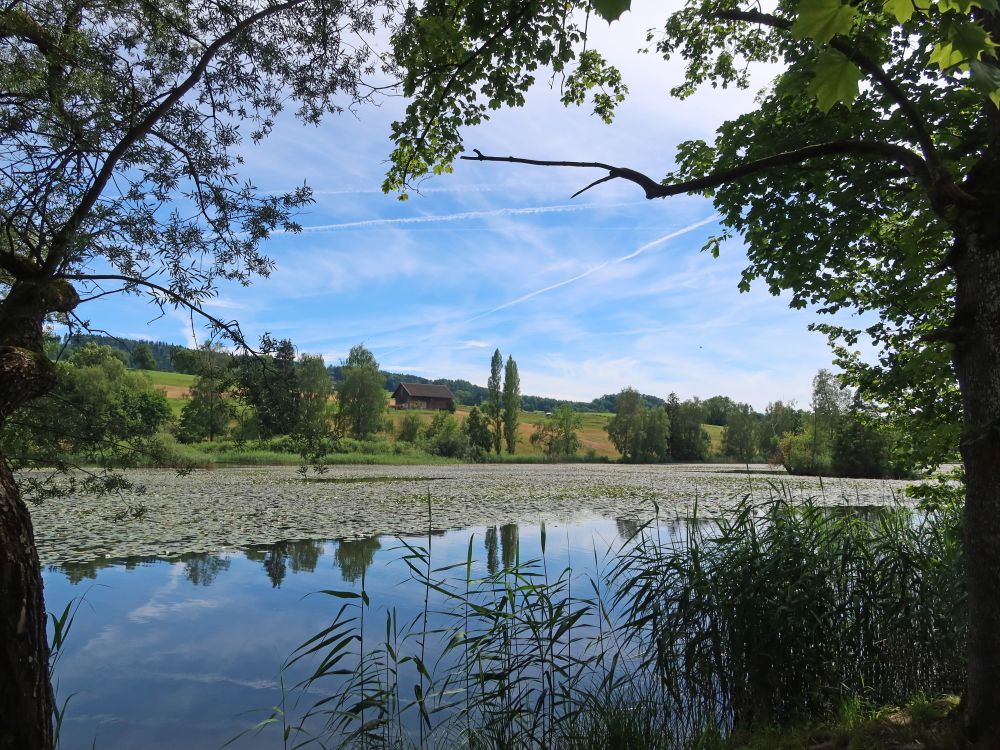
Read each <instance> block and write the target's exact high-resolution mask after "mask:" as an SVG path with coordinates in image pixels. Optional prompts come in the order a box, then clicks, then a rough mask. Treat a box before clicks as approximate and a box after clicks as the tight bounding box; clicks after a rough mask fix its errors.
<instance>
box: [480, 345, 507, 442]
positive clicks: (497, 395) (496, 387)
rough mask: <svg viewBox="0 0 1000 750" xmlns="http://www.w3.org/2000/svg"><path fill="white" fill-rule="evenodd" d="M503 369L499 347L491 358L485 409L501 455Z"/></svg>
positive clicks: (494, 440)
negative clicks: (501, 375)
mask: <svg viewBox="0 0 1000 750" xmlns="http://www.w3.org/2000/svg"><path fill="white" fill-rule="evenodd" d="M502 369H503V355H501V354H500V350H499V349H495V350H494V351H493V359H492V360H490V379H489V381H488V382H487V384H486V386H487V389H488V391H489V395H488V397H487V400H486V403H485V404H483V411H484V412H486V416H487V418H488V419H489V420H490V423H491V424H492V425H493V449H494V450H495V451H496V453H497V455H500V445H501V440H502V439H503V394H502V392H501V390H500V372H501V370H502Z"/></svg>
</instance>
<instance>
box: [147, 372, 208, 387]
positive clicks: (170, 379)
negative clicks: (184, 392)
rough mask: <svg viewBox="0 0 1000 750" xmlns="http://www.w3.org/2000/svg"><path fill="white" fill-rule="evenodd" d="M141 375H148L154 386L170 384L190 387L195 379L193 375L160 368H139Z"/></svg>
mask: <svg viewBox="0 0 1000 750" xmlns="http://www.w3.org/2000/svg"><path fill="white" fill-rule="evenodd" d="M138 372H141V373H142V374H143V375H148V376H149V377H150V379H152V381H153V385H156V386H172V387H174V388H190V387H191V385H192V384H193V383H194V381H195V376H194V375H185V374H184V373H180V372H163V371H162V370H139V371H138Z"/></svg>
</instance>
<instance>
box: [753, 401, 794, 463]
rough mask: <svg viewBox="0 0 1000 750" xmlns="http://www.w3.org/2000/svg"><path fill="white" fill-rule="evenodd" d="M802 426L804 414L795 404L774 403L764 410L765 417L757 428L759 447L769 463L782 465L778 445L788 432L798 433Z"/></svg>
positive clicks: (790, 402)
mask: <svg viewBox="0 0 1000 750" xmlns="http://www.w3.org/2000/svg"><path fill="white" fill-rule="evenodd" d="M801 426H802V413H801V412H800V411H799V410H798V409H796V408H795V402H794V401H789V402H788V403H785V402H783V401H774V402H772V403H769V404H768V405H767V408H766V409H764V416H763V418H762V419H761V420H760V424H759V425H758V427H757V447H758V449H759V451H760V453H761V455H763V456H764V458H766V459H767V460H768V461H771V460H774V461H776V462H777V463H781V460H780V456H778V452H779V451H778V443H779V441H780V440H781V436H782V435H784V434H785V433H787V432H791V433H795V432H798V430H799V428H800V427H801Z"/></svg>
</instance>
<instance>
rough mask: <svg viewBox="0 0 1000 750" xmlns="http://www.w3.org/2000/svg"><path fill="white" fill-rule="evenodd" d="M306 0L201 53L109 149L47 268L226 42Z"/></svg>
mask: <svg viewBox="0 0 1000 750" xmlns="http://www.w3.org/2000/svg"><path fill="white" fill-rule="evenodd" d="M305 2H306V0H286V2H283V3H279V4H277V5H271V6H269V7H267V8H264V9H263V10H260V11H258V12H257V13H254V14H253V15H252V16H249V17H247V18H245V19H244V20H242V21H240V22H239V23H237V24H236V25H235V26H233V27H232V28H231V29H229V31H227V32H226V33H225V34H223V35H222V36H220V37H219V38H218V39H216V40H215V41H214V42H212V44H211V45H209V46H208V48H207V49H206V50H205V52H204V54H202V56H201V57H200V58H199V59H198V63H197V64H196V65H195V66H194V69H193V70H192V71H191V73H190V74H189V75H188V77H187V78H185V79H184V80H183V81H182V82H181V83H180V84H178V85H177V86H175V87H174V88H173V89H171V90H170V92H169V93H168V94H167V96H165V97H164V98H163V101H161V102H160V103H159V104H158V105H157V106H156V107H154V108H153V109H152V110H151V111H150V112H149V113H148V114H147V115H146V116H145V117H143V118H142V119H141V120H140V121H139V122H137V123H136V124H135V125H133V126H132V127H131V128H130V129H129V130H128V132H127V133H125V135H124V136H122V139H121V140H120V141H118V143H117V144H115V147H114V148H112V149H111V151H110V152H109V153H108V158H107V159H105V161H104V164H103V165H102V166H101V169H100V171H98V173H97V175H96V177H95V178H94V183H93V184H92V185H91V186H90V188H89V189H88V190H87V191H86V192H85V193H84V194H83V195H82V197H81V198H80V202H79V203H78V204H77V207H76V209H75V210H74V211H73V213H72V214H71V215H70V217H69V219H67V221H66V223H65V224H63V227H62V229H61V230H60V231H59V233H58V234H57V235H56V236H55V237H53V241H52V245H51V247H52V253H51V254H50V255H49V257H48V258H47V259H46V263H45V271H46V272H48V273H54V272H55V270H56V268H58V267H59V265H60V264H61V263H62V261H63V259H64V256H65V252H66V247H67V245H68V244H69V241H70V239H71V238H72V236H73V235H74V234H75V233H76V232H77V230H78V229H79V228H80V225H81V224H82V223H83V221H84V219H85V218H86V216H87V215H88V214H89V213H90V211H91V209H93V207H94V205H95V204H96V203H97V201H98V199H99V198H100V197H101V194H102V193H103V192H104V188H105V187H106V186H107V184H108V182H109V180H110V179H111V176H112V175H113V174H114V171H115V169H117V168H118V162H119V161H121V159H122V157H123V156H125V154H126V153H127V152H128V150H129V149H130V148H132V146H134V145H135V144H136V143H138V142H139V141H140V140H141V139H143V138H145V137H146V136H147V135H149V132H150V131H151V130H152V129H153V128H154V127H155V126H156V124H157V123H158V122H159V121H160V120H162V119H163V117H164V116H165V115H166V114H167V113H168V112H169V111H170V108H171V107H173V106H174V105H175V104H176V103H177V102H179V101H180V100H181V99H182V98H183V97H184V96H185V95H186V94H187V93H188V92H189V91H190V90H191V89H193V88H194V87H195V85H196V84H197V83H198V81H200V80H201V79H202V77H203V76H204V75H205V72H206V71H207V70H208V66H209V64H211V62H212V60H213V59H214V58H215V56H216V55H217V54H218V53H219V52H220V51H221V50H222V49H223V48H224V47H226V45H228V44H231V43H232V42H233V41H235V40H236V39H237V38H239V36H240V35H241V34H243V33H245V32H246V31H247V30H249V29H250V28H251V27H253V26H254V25H255V24H256V23H258V22H260V21H263V20H266V19H267V18H270V17H271V16H274V15H278V14H280V13H283V12H284V11H286V10H290V9H291V8H294V7H296V6H298V5H302V4H303V3H305ZM67 278H71V277H67Z"/></svg>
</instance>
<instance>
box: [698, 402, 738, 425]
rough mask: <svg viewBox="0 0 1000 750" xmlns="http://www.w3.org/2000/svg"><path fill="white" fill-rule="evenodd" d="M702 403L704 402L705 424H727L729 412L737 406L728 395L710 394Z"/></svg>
mask: <svg viewBox="0 0 1000 750" xmlns="http://www.w3.org/2000/svg"><path fill="white" fill-rule="evenodd" d="M703 403H704V404H705V424H714V425H718V426H720V427H725V426H726V425H727V424H729V412H731V411H733V409H736V408H737V407H738V405H737V404H736V403H734V402H733V400H732V399H731V398H729V397H728V396H712V397H711V398H706V399H705V401H704V402H703Z"/></svg>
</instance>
